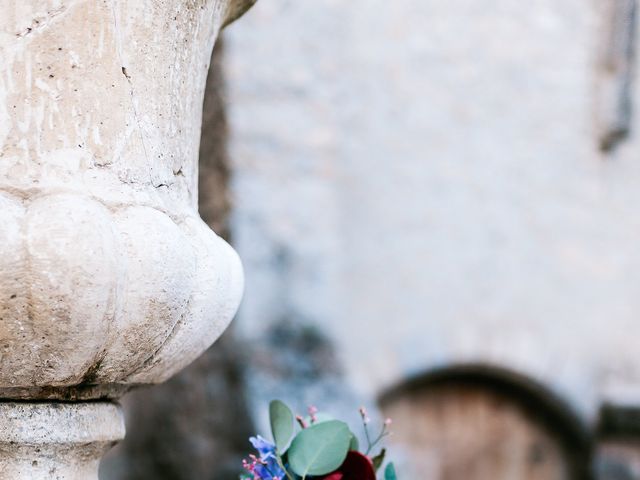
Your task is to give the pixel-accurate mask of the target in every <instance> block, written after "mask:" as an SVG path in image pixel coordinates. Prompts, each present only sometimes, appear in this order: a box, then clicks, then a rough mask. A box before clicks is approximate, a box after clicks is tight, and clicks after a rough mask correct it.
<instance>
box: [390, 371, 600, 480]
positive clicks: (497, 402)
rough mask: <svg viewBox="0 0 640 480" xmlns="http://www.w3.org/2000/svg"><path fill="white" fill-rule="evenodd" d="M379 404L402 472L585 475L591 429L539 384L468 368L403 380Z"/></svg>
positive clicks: (435, 478)
mask: <svg viewBox="0 0 640 480" xmlns="http://www.w3.org/2000/svg"><path fill="white" fill-rule="evenodd" d="M382 404H383V405H382V406H383V410H384V412H385V415H387V416H389V417H391V418H392V419H393V432H394V434H393V437H392V439H391V444H392V447H393V448H394V450H395V451H398V452H399V453H400V454H401V455H402V456H403V459H404V460H405V461H404V462H402V463H403V464H404V468H405V470H404V472H403V473H404V477H405V478H415V479H424V480H578V479H585V478H588V471H589V447H588V440H587V438H586V436H585V435H584V434H583V432H582V431H581V430H580V427H579V426H578V425H577V424H576V423H575V422H574V421H573V419H572V417H571V415H570V413H569V412H566V411H562V407H561V406H558V405H556V404H555V403H554V402H553V401H551V400H550V399H544V398H540V397H539V395H538V393H537V392H536V393H534V392H532V391H523V389H522V388H519V387H516V386H515V385H509V384H508V383H506V382H504V381H495V379H489V378H488V377H484V378H483V377H482V376H477V375H469V374H465V375H462V376H460V375H453V376H451V377H447V376H443V377H441V378H438V379H436V381H432V380H430V381H426V382H423V383H422V384H421V383H420V382H418V383H417V384H413V385H410V386H409V387H408V388H401V389H399V390H397V391H395V392H394V393H393V394H391V395H387V396H386V397H385V398H384V399H383V402H382Z"/></svg>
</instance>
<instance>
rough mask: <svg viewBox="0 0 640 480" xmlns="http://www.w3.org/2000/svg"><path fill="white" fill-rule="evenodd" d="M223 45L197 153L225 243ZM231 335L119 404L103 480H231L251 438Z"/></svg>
mask: <svg viewBox="0 0 640 480" xmlns="http://www.w3.org/2000/svg"><path fill="white" fill-rule="evenodd" d="M223 48H224V47H223V42H218V44H217V45H216V49H215V51H214V53H213V57H212V63H211V69H210V72H209V77H208V80H207V88H206V96H205V103H204V110H203V126H202V140H201V145H200V190H199V194H200V215H201V216H202V218H203V219H204V220H205V221H206V222H207V223H208V224H209V225H210V226H211V227H212V228H213V229H214V230H215V231H216V232H217V233H218V234H220V235H222V236H224V237H225V238H228V236H229V229H228V213H229V198H228V194H227V190H228V189H227V180H228V175H229V172H228V155H227V150H226V146H227V121H226V114H225V104H224V102H225V97H224V95H225V87H224V79H223V75H222V59H223ZM243 356H244V354H243V352H242V350H241V349H240V348H239V347H238V345H237V342H236V340H235V334H234V331H233V328H232V327H231V328H229V329H228V330H227V331H226V332H225V333H224V334H223V336H222V337H221V338H220V339H219V340H218V341H217V342H216V343H215V344H214V345H213V347H211V348H210V349H209V350H208V351H207V352H206V353H205V354H204V355H203V356H201V357H200V358H199V359H198V360H196V361H195V362H194V363H193V364H192V365H190V366H189V367H188V368H186V369H185V370H184V371H182V372H181V373H180V374H178V375H177V376H176V377H174V378H173V379H171V380H170V381H168V382H166V383H165V384H162V385H159V386H155V387H150V388H144V389H140V390H135V391H134V392H132V393H130V394H128V395H127V396H126V397H125V398H124V399H123V405H124V407H125V413H126V419H127V437H126V439H125V441H124V442H123V443H122V444H121V445H119V446H117V447H116V448H115V449H114V450H113V451H112V452H110V454H109V455H108V457H107V458H106V459H105V460H104V461H103V463H102V465H101V472H100V474H101V477H100V478H101V479H103V480H109V479H113V480H236V479H237V477H238V472H239V470H240V466H241V459H242V457H243V456H244V455H245V453H246V451H247V447H248V442H247V439H248V437H249V435H251V434H252V430H253V428H252V426H251V417H250V414H249V412H248V410H247V404H246V399H245V395H244V388H243V381H242V363H243Z"/></svg>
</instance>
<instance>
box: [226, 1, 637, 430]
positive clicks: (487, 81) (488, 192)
mask: <svg viewBox="0 0 640 480" xmlns="http://www.w3.org/2000/svg"><path fill="white" fill-rule="evenodd" d="M600 3H604V2H595V3H594V2H583V1H581V0H563V1H557V0H542V1H537V2H533V3H530V4H527V5H526V6H523V4H522V2H519V1H517V0H498V1H494V2H473V1H469V0H453V1H448V2H440V1H437V0H428V1H424V0H401V1H394V2H388V1H382V0H354V1H351V2H341V1H336V0H318V1H314V2H291V1H287V0H273V1H270V2H264V3H262V4H258V5H256V7H255V8H254V10H253V11H252V12H251V13H250V14H249V15H248V16H247V17H246V18H245V19H244V22H243V23H242V24H239V25H238V26H237V28H236V29H234V30H233V31H232V32H229V33H230V35H229V37H228V38H227V47H228V57H227V58H228V74H229V78H230V81H229V85H230V93H229V97H230V101H229V105H230V112H229V118H230V131H231V148H230V151H231V158H232V160H233V162H234V163H233V168H232V172H233V175H232V178H233V190H234V198H233V203H234V205H235V209H234V217H233V228H232V233H233V235H234V241H235V246H236V247H237V248H238V251H239V252H240V254H241V255H242V257H243V261H244V264H245V268H246V271H247V279H248V280H247V290H246V296H245V302H244V303H243V306H242V309H241V313H240V315H239V320H238V327H239V330H240V331H241V333H242V335H243V337H244V338H245V339H248V340H249V341H252V342H255V344H260V343H261V342H263V338H265V336H267V335H268V332H270V331H272V330H273V326H274V325H277V324H279V322H281V320H282V318H292V319H293V321H294V322H296V323H306V324H308V325H311V326H315V328H317V329H319V330H321V331H322V333H323V334H324V335H326V336H327V337H328V338H329V341H330V343H331V344H333V345H335V347H336V357H337V359H338V360H339V362H340V363H341V364H342V365H344V366H345V367H346V370H347V382H348V384H349V385H350V387H351V388H352V389H354V390H355V392H356V394H358V395H364V396H365V397H366V398H369V399H374V398H375V397H376V396H377V395H379V394H380V393H381V392H384V391H385V390H386V389H387V388H389V387H392V386H393V385H397V384H398V382H401V381H402V380H403V379H405V378H407V377H410V376H412V375H415V374H419V373H423V372H428V371H432V370H434V369H438V368H447V367H450V366H453V365H459V364H472V365H484V366H487V367H489V368H491V367H499V368H505V369H508V370H510V371H513V372H517V373H518V374H521V375H523V376H524V377H526V378H529V379H533V380H535V381H537V382H539V383H540V384H542V385H544V386H545V387H546V388H547V389H548V390H549V391H550V392H553V393H554V394H556V395H558V396H560V397H561V398H563V399H565V400H566V401H567V404H568V405H570V406H571V408H572V409H573V410H574V411H575V412H577V414H578V415H579V416H580V418H581V419H582V420H583V421H584V422H585V423H591V422H592V421H593V420H594V418H595V417H596V416H597V412H598V408H599V405H600V404H601V402H602V401H608V402H611V403H614V404H634V405H638V404H639V403H640V368H639V367H638V366H639V365H640V350H639V349H638V348H637V345H636V343H637V341H636V339H637V338H638V336H639V335H640V324H639V323H638V313H639V312H640V303H639V299H640V297H639V296H638V294H637V293H638V292H637V286H638V283H639V282H640V255H638V239H639V238H640V222H639V220H638V215H637V213H636V211H635V210H636V206H637V205H638V204H639V203H640V162H638V158H637V151H638V149H639V148H640V137H638V135H637V134H634V135H632V136H631V137H630V138H629V139H628V140H627V141H625V142H621V143H619V144H618V145H617V148H616V149H615V150H610V151H609V152H603V151H601V150H600V141H601V137H600V134H601V131H600V130H598V128H597V126H596V125H597V124H598V123H599V122H598V119H597V118H596V115H597V111H598V109H597V108H596V104H597V103H598V102H603V101H606V98H610V99H611V101H616V102H617V101H619V99H620V98H621V97H624V96H625V94H624V91H623V92H622V93H620V92H619V94H616V95H613V96H608V95H607V94H605V95H600V93H601V92H599V91H598V88H601V87H600V86H599V85H600V82H599V80H600V79H601V77H602V76H605V77H607V79H608V80H607V79H605V83H607V82H608V84H609V85H610V84H611V82H612V80H611V76H612V73H611V72H605V71H603V67H602V65H601V63H600V61H599V57H598V55H599V52H600V50H601V48H600V47H601V46H602V44H603V42H605V39H606V38H607V36H606V32H610V31H611V26H610V25H605V24H604V23H606V22H607V21H610V19H611V18H612V15H602V14H601V7H602V6H601V5H600ZM618 3H621V2H618ZM596 4H597V5H596ZM300 25H304V28H300ZM634 35H637V32H635V33H634ZM633 39H634V41H636V40H637V39H636V37H633ZM248 52H251V54H249V53H248ZM625 61H626V60H625ZM628 66H629V64H627V63H624V65H623V67H624V68H620V70H624V69H625V68H627V67H628ZM629 68H633V73H634V74H635V75H636V77H637V73H638V71H637V70H638V67H637V65H634V64H631V67H629ZM622 74H624V72H622ZM623 80H624V79H623ZM639 93H640V91H639V87H638V83H637V82H636V83H635V84H631V85H630V86H629V97H630V98H632V99H634V102H635V101H636V100H635V99H637V96H638V94H639ZM599 106H601V105H600V104H599ZM622 110H623V113H624V109H622ZM600 111H601V112H602V110H600ZM619 111H620V109H618V108H617V107H616V106H615V105H613V106H611V107H610V108H608V109H606V111H605V112H604V114H607V112H619ZM601 120H602V119H601ZM604 121H605V122H607V121H609V120H608V118H605V119H604ZM633 127H634V125H633V124H632V131H633ZM274 349H275V346H274ZM274 351H275V350H274ZM262 373H263V372H258V373H257V374H256V375H255V376H254V377H253V381H252V383H251V384H252V388H254V392H252V396H253V397H254V398H257V397H260V395H263V396H262V397H260V398H259V404H258V405H259V407H260V408H262V409H263V408H264V404H265V403H264V402H265V400H267V399H268V396H269V394H270V393H272V392H271V391H270V392H268V393H267V394H265V390H267V389H268V387H267V388H265V387H264V382H263V378H264V377H262V376H261V375H262ZM280 389H281V390H285V389H286V386H280ZM321 406H322V405H321Z"/></svg>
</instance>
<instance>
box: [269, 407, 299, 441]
mask: <svg viewBox="0 0 640 480" xmlns="http://www.w3.org/2000/svg"><path fill="white" fill-rule="evenodd" d="M269 421H270V423H271V434H272V435H273V441H274V442H275V444H276V449H277V450H278V452H279V453H283V452H284V450H285V449H286V448H287V445H288V444H289V440H291V437H292V436H293V413H292V412H291V409H290V408H289V407H287V406H286V405H285V404H284V403H283V402H281V401H280V400H273V401H272V402H271V403H270V404H269Z"/></svg>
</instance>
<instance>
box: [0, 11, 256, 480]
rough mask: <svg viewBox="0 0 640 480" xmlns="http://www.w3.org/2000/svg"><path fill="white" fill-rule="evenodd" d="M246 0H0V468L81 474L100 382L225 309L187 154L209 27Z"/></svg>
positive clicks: (161, 369)
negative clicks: (195, 0) (198, 208)
mask: <svg viewBox="0 0 640 480" xmlns="http://www.w3.org/2000/svg"><path fill="white" fill-rule="evenodd" d="M251 3H253V1H252V0H201V1H198V2H192V1H189V2H187V1H186V0H160V1H153V2H151V1H141V0H111V1H105V2H95V1H85V2H81V1H74V0H68V1H64V0H26V1H17V0H0V11H2V12H3V13H2V15H0V58H1V59H2V61H1V62H0V399H1V400H2V401H1V402H0V478H2V479H4V478H7V479H12V480H14V479H22V478H25V479H26V478H29V479H32V480H38V479H65V480H69V479H83V480H86V479H95V478H97V465H98V461H99V458H100V456H101V455H102V453H103V452H104V451H105V450H106V449H107V448H108V447H109V446H110V445H111V444H113V443H114V442H116V441H117V440H119V439H121V438H122V437H123V435H124V428H123V424H122V418H121V413H120V410H119V407H118V406H117V404H116V403H115V401H117V399H118V397H119V396H121V395H122V394H123V393H125V392H126V391H127V390H128V389H130V388H131V387H133V386H135V385H140V384H150V383H159V382H163V381H164V380H166V379H168V378H169V377H170V376H172V375H173V374H174V373H176V372H178V371H179V370H180V369H181V368H183V367H184V366H185V365H187V364H188V363H190V362H191V361H192V360H194V359H195V358H196V357H197V356H198V355H200V353H202V352H203V351H204V350H205V349H206V348H207V347H208V346H209V345H211V343H213V341H215V339H216V338H217V337H218V336H219V335H220V334H221V333H222V331H223V330H224V329H225V327H226V326H227V324H228V322H229V321H230V320H231V318H232V317H233V315H234V313H235V311H236V308H237V306H238V303H239V300H240V297H241V292H242V284H243V282H242V269H241V265H240V262H239V260H238V258H237V255H236V254H235V252H234V251H233V249H231V247H230V246H229V245H228V244H227V243H226V242H224V241H223V240H222V239H221V238H219V237H218V236H217V235H215V233H213V232H212V231H211V230H210V229H209V228H208V227H207V226H206V225H205V224H204V223H203V222H202V220H201V219H200V217H199V215H198V212H197V198H198V186H197V156H198V141H199V135H200V123H201V114H202V99H203V93H204V85H205V80H206V75H207V71H208V66H209V65H208V64H209V59H210V56H211V50H212V48H213V44H214V41H215V38H216V36H217V34H218V31H219V29H220V28H221V27H222V26H224V25H225V24H226V23H228V22H229V21H231V20H233V19H234V18H236V17H237V16H239V15H240V14H241V13H242V12H243V11H244V10H245V9H246V8H248V6H249V5H250V4H251ZM98 400H99V401H98ZM30 402H31V403H30Z"/></svg>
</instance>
